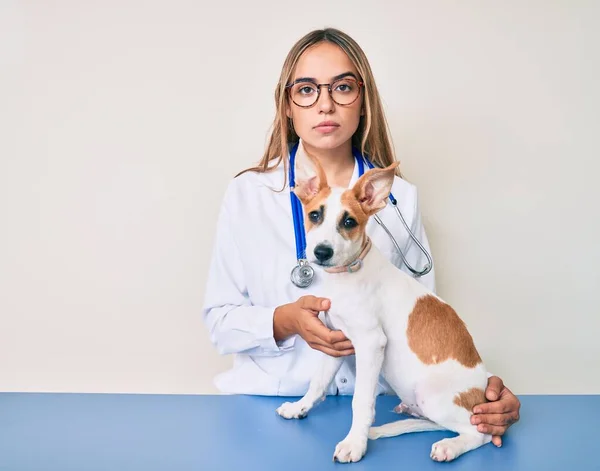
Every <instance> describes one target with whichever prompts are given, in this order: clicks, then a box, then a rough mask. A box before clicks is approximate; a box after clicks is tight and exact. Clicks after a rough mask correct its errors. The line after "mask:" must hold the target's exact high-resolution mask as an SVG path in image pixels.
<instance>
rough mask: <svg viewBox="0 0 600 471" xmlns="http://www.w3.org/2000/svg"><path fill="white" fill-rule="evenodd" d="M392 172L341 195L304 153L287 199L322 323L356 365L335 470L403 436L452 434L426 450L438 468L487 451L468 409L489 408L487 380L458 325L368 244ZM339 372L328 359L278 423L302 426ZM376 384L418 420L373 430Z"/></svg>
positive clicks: (372, 175)
mask: <svg viewBox="0 0 600 471" xmlns="http://www.w3.org/2000/svg"><path fill="white" fill-rule="evenodd" d="M396 166H397V164H392V165H390V166H389V167H387V168H385V169H373V170H369V171H368V172H366V173H365V174H364V175H363V176H362V177H361V178H360V179H359V180H358V181H357V182H356V184H355V185H354V186H353V187H352V188H350V189H341V188H330V187H329V186H328V184H327V181H326V178H325V173H324V172H323V169H322V168H321V167H320V166H319V164H318V162H316V161H314V160H312V159H311V158H309V157H308V156H307V155H306V154H305V153H304V152H300V151H299V152H298V155H297V157H296V169H297V170H296V173H297V178H296V187H295V188H294V192H295V193H296V195H297V196H298V197H299V199H300V200H301V202H302V205H303V208H304V214H305V226H306V230H307V235H306V239H307V254H310V257H311V258H312V260H311V261H312V262H313V263H314V264H316V265H317V266H319V268H318V269H319V271H320V273H319V275H320V276H322V277H323V278H324V282H323V285H324V286H323V294H324V296H325V297H327V298H329V299H331V309H330V310H329V311H328V312H327V313H326V315H325V321H326V323H327V325H328V326H329V327H330V328H334V329H339V330H341V331H343V332H344V334H345V335H346V336H347V337H348V339H350V340H351V341H352V344H353V346H354V349H355V355H356V384H355V389H354V397H353V401H352V425H351V428H350V431H349V432H348V435H347V436H346V437H345V438H344V440H342V441H341V442H340V443H338V445H337V447H336V448H335V452H334V455H333V459H334V460H337V461H340V462H353V461H358V460H360V459H361V458H362V457H363V456H364V454H365V452H366V450H367V442H368V439H369V438H370V439H376V438H380V437H390V436H395V435H400V434H403V433H409V432H422V431H430V430H451V431H454V432H457V433H458V434H459V435H458V436H456V437H452V438H446V439H443V440H441V441H439V442H437V443H435V444H433V446H432V449H431V458H432V459H434V460H436V461H451V460H453V459H455V458H457V457H458V456H460V455H461V454H463V453H465V452H467V451H469V450H473V449H475V448H477V447H479V446H481V445H484V444H486V443H489V442H490V441H491V436H490V435H486V434H482V433H480V432H478V431H477V428H476V426H474V425H471V423H470V417H471V414H472V412H471V410H472V408H473V406H475V405H476V404H480V403H483V402H486V399H485V394H484V390H485V388H486V385H487V377H488V375H487V372H486V369H485V367H484V365H483V362H482V360H481V358H480V356H479V354H478V352H477V350H476V348H475V345H474V343H473V339H472V337H471V335H470V334H469V332H468V331H467V328H466V327H465V324H464V322H463V321H462V320H461V319H460V318H459V317H458V315H457V314H456V312H455V311H454V309H452V307H450V306H449V305H448V304H447V303H445V302H444V301H443V300H441V299H440V298H439V297H438V296H436V295H435V294H433V293H431V292H430V291H428V290H427V288H425V287H424V286H423V285H422V284H420V283H419V282H418V281H416V280H415V279H414V278H412V277H411V276H409V275H408V274H406V273H404V272H402V271H400V270H398V269H397V268H396V267H395V266H394V265H393V264H392V263H391V262H390V261H389V260H388V259H387V258H385V256H384V255H383V254H382V253H381V252H380V251H379V250H378V249H377V247H375V246H374V245H372V244H371V242H370V240H369V238H368V237H367V236H366V232H365V227H366V223H367V221H368V219H369V218H370V217H371V216H372V215H374V214H375V213H377V212H378V211H379V210H381V209H382V208H383V207H384V206H385V204H386V203H385V202H386V199H387V197H388V195H389V193H390V190H391V187H392V183H393V180H394V171H395V168H396ZM349 267H350V268H349ZM357 267H359V268H360V269H358V270H357V269H356V268H357ZM341 363H342V359H341V358H335V357H331V356H328V355H326V356H325V358H324V360H323V362H322V364H321V365H320V367H319V370H318V373H317V374H316V375H315V376H314V377H313V378H312V379H311V382H310V386H309V389H308V391H307V393H306V395H305V396H304V397H302V398H301V399H300V400H299V401H297V402H286V403H284V404H282V405H281V406H280V407H279V408H278V409H277V413H278V414H279V415H281V416H282V417H285V418H287V419H292V418H302V417H305V416H306V415H307V413H308V411H309V410H310V409H311V408H312V407H313V406H314V405H315V404H316V403H317V402H319V401H320V400H322V399H323V398H324V393H325V390H326V388H327V387H328V386H329V384H330V382H331V381H332V379H333V377H334V376H335V374H336V373H337V371H338V369H339V368H340V366H341ZM380 374H382V375H383V377H384V378H385V380H386V381H387V382H388V384H389V385H390V386H391V387H392V389H393V390H394V391H395V393H396V394H397V395H398V396H399V397H400V399H401V401H402V408H401V411H402V412H407V413H409V414H411V415H413V416H414V417H418V418H411V419H404V420H399V421H397V422H393V423H389V424H386V425H382V426H380V427H372V423H373V420H374V416H375V399H376V397H375V396H376V387H377V384H378V378H379V375H380Z"/></svg>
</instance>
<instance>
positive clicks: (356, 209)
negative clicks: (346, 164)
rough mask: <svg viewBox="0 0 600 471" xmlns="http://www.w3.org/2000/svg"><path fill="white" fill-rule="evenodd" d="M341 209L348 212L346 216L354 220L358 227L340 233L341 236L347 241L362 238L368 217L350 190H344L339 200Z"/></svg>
mask: <svg viewBox="0 0 600 471" xmlns="http://www.w3.org/2000/svg"><path fill="white" fill-rule="evenodd" d="M340 200H341V202H342V208H344V209H345V210H346V211H348V215H349V216H350V217H352V218H354V219H356V222H357V223H358V225H357V226H356V227H355V228H353V229H350V230H349V231H342V232H341V235H342V237H344V238H345V239H347V240H358V239H360V238H361V237H362V235H363V233H364V232H365V229H366V227H367V222H368V221H369V215H368V214H366V213H365V212H364V210H363V208H362V206H361V205H360V203H359V202H358V200H357V199H356V194H355V193H354V191H352V190H346V191H344V192H343V193H342V196H341V198H340ZM342 214H343V213H342Z"/></svg>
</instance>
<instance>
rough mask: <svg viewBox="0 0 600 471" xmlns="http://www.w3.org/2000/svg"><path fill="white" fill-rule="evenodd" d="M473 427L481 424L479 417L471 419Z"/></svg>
mask: <svg viewBox="0 0 600 471" xmlns="http://www.w3.org/2000/svg"><path fill="white" fill-rule="evenodd" d="M472 422H473V425H477V424H480V423H481V419H480V418H479V417H473V421H472Z"/></svg>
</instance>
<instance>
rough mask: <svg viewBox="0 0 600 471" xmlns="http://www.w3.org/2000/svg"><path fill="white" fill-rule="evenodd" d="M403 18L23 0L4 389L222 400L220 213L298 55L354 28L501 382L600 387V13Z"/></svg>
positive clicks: (518, 9)
mask: <svg viewBox="0 0 600 471" xmlns="http://www.w3.org/2000/svg"><path fill="white" fill-rule="evenodd" d="M387 3H388V1H387V0H378V1H370V2H367V3H365V2H363V1H359V0H347V1H343V2H341V1H332V2H321V3H314V2H312V3H308V4H305V5H304V7H302V8H298V6H299V4H298V3H297V2H281V1H275V0H255V1H254V2H242V1H238V2H236V3H232V2H208V1H206V2H197V1H196V2H193V1H187V2H186V1H168V2H167V1H163V2H158V1H151V2H150V1H141V0H140V1H137V2H136V1H133V0H123V1H112V2H107V1H99V0H88V1H86V2H79V1H74V0H72V1H60V2H18V1H7V0H2V1H1V2H0V390H4V391H94V392H96V391H100V392H161V393H210V392H214V391H215V389H214V387H213V386H212V382H211V380H212V377H213V376H214V374H215V373H216V372H218V371H221V370H222V369H224V368H225V367H227V366H228V365H229V364H230V361H231V360H230V358H220V357H219V356H218V355H217V354H216V353H215V351H214V350H213V348H212V346H211V345H210V344H209V342H208V338H207V334H206V331H205V329H204V326H203V324H202V322H201V318H200V306H201V302H202V296H203V288H204V282H205V279H206V272H207V267H208V262H209V257H210V248H211V246H212V242H213V230H214V226H215V218H216V214H217V211H218V202H219V201H220V198H221V195H222V192H223V190H224V188H225V185H226V184H227V182H228V180H229V179H230V178H231V177H232V175H233V174H234V173H235V172H236V171H238V170H240V169H241V168H243V167H246V166H248V165H250V164H252V163H254V162H255V161H256V160H257V159H258V158H259V156H260V154H261V151H262V149H263V146H264V143H265V139H266V133H267V130H268V127H269V126H270V124H271V119H272V116H273V111H274V110H273V98H272V96H273V89H274V86H275V84H276V81H277V77H278V74H279V70H280V67H281V65H282V63H283V60H284V57H285V54H286V53H287V51H288V49H289V48H290V47H291V46H292V44H293V43H294V42H295V41H296V40H297V39H298V38H299V37H300V36H302V35H303V34H304V33H306V32H308V31H309V30H311V29H313V28H317V27H322V26H325V25H331V26H336V27H339V28H341V29H344V30H345V31H347V32H348V33H350V34H351V35H353V36H354V37H355V38H356V39H357V40H358V41H359V43H360V44H361V45H362V46H363V48H364V49H365V51H366V52H367V54H368V56H369V58H370V60H371V64H372V67H373V69H374V72H375V76H376V78H377V81H378V84H379V86H380V89H381V92H382V95H383V98H384V101H385V105H386V111H387V113H388V118H389V121H390V125H391V128H392V131H393V137H394V139H395V144H396V148H397V150H398V153H399V155H400V157H401V160H402V169H403V171H404V173H405V175H406V177H407V178H408V179H409V180H410V181H412V182H414V183H416V184H417V185H418V187H419V189H420V195H421V200H422V210H423V214H424V219H425V224H426V228H427V230H428V234H429V237H430V239H431V243H432V246H433V252H434V257H435V261H436V267H437V281H438V285H439V292H440V294H441V295H442V296H444V297H445V298H446V299H448V300H449V301H450V302H452V303H453V304H454V305H455V306H456V307H457V309H458V310H459V311H460V312H462V315H463V317H464V318H465V319H466V321H467V323H468V324H469V326H470V328H471V330H472V332H473V334H474V336H475V337H476V340H477V344H478V346H479V347H480V349H481V352H482V355H483V356H484V358H485V359H486V362H487V363H488V365H489V367H490V368H491V369H492V371H494V372H495V373H497V374H499V375H500V376H502V377H503V378H504V379H505V381H506V383H507V384H508V385H509V386H511V387H512V388H513V389H514V390H515V391H516V392H518V393H600V374H599V373H598V371H599V368H598V367H599V363H600V360H599V359H600V342H598V340H597V337H598V333H599V332H600V315H599V312H598V307H597V292H598V288H599V287H600V283H599V282H600V276H599V275H598V268H597V266H598V264H599V263H600V249H599V248H598V244H597V239H598V235H599V223H598V209H597V207H596V205H597V202H598V201H599V200H600V190H599V187H600V185H598V184H597V180H598V172H599V171H600V165H599V164H598V156H599V151H600V145H599V144H598V137H597V134H598V131H599V129H598V128H599V122H600V119H599V111H598V110H599V109H600V93H599V91H598V83H599V79H600V77H599V72H600V69H599V62H600V60H599V55H598V49H597V45H598V44H600V33H599V32H598V28H597V25H598V22H599V21H600V12H599V8H598V3H597V2H593V1H589V2H583V1H567V0H564V1H562V2H561V1H537V2H534V1H529V2H523V1H518V0H513V1H505V2H492V1H487V2H481V1H475V0H472V1H463V2H446V1H443V0H437V1H427V2H422V1H417V0H410V1H409V0H405V1H396V2H393V3H394V6H388V5H387ZM391 4H392V2H390V5H391ZM229 8H232V9H233V10H231V12H228V11H227V10H228V9H229ZM268 15H274V17H275V18H276V19H268V18H267V16H268ZM594 131H596V135H594Z"/></svg>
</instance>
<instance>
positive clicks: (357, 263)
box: [325, 237, 373, 273]
mask: <svg viewBox="0 0 600 471" xmlns="http://www.w3.org/2000/svg"><path fill="white" fill-rule="evenodd" d="M372 245H373V244H372V242H371V239H370V238H369V237H367V242H366V244H365V246H364V248H363V249H362V251H361V252H360V254H358V257H357V258H356V259H355V260H354V261H353V262H352V263H349V264H348V265H340V266H339V267H329V268H325V271H326V272H327V273H346V272H347V273H354V272H357V271H358V270H360V269H361V268H362V266H363V260H364V258H365V257H366V255H367V253H369V250H371V246H372Z"/></svg>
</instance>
